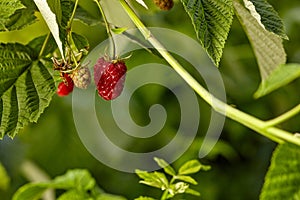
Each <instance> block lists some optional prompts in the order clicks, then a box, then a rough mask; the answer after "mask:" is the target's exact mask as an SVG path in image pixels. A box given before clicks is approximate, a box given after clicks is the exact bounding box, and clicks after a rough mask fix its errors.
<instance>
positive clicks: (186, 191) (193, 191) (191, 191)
mask: <svg viewBox="0 0 300 200" xmlns="http://www.w3.org/2000/svg"><path fill="white" fill-rule="evenodd" d="M185 193H187V194H191V195H194V196H200V193H199V192H197V191H196V190H193V189H191V188H188V189H186V190H185Z"/></svg>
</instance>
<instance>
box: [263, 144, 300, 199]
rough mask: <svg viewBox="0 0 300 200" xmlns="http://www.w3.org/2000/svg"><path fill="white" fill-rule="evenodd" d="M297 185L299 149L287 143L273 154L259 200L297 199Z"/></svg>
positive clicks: (299, 159)
mask: <svg viewBox="0 0 300 200" xmlns="http://www.w3.org/2000/svg"><path fill="white" fill-rule="evenodd" d="M299 185H300V147H299V146H296V145H293V144H289V143H284V144H281V145H279V146H278V147H277V148H276V150H275V151H274V153H273V156H272V162H271V166H270V168H269V170H268V173H267V175H266V177H265V183H264V185H263V189H262V193H261V195H260V200H269V199H298V197H299ZM296 197H297V198H296Z"/></svg>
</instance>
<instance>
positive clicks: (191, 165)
mask: <svg viewBox="0 0 300 200" xmlns="http://www.w3.org/2000/svg"><path fill="white" fill-rule="evenodd" d="M202 167H204V168H205V167H206V166H204V165H202V164H201V163H200V162H199V161H198V160H190V161H187V162H186V163H184V164H183V165H182V166H181V167H180V168H179V171H178V174H180V175H184V174H194V173H197V172H198V171H199V170H200V169H201V168H202Z"/></svg>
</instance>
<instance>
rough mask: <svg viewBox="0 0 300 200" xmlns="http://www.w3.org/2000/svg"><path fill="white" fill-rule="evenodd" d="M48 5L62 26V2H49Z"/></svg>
mask: <svg viewBox="0 0 300 200" xmlns="http://www.w3.org/2000/svg"><path fill="white" fill-rule="evenodd" d="M47 3H48V5H49V7H50V9H51V11H52V12H53V13H55V16H56V21H57V23H58V24H59V25H61V20H62V9H61V5H60V0H47Z"/></svg>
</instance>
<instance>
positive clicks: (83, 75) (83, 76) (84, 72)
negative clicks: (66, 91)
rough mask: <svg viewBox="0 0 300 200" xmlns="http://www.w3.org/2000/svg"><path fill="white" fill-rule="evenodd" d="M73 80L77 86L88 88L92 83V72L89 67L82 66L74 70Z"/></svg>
mask: <svg viewBox="0 0 300 200" xmlns="http://www.w3.org/2000/svg"><path fill="white" fill-rule="evenodd" d="M72 78H73V81H74V84H75V86H76V87H78V88H81V89H86V88H87V87H88V86H89V84H90V83H91V73H90V70H89V68H87V67H81V68H79V69H78V70H76V71H74V72H73V77H72Z"/></svg>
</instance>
